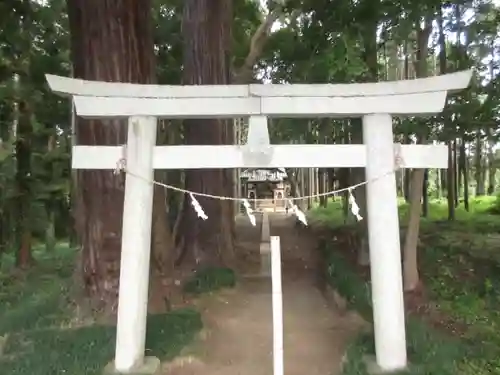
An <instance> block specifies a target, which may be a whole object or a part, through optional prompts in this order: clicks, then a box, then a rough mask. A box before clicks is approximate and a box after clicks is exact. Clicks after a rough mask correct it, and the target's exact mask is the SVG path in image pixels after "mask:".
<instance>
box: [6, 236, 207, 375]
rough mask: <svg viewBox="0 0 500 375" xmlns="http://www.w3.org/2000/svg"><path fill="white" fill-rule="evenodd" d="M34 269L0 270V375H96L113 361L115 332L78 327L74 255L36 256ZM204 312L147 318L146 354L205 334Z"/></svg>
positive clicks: (167, 352)
mask: <svg viewBox="0 0 500 375" xmlns="http://www.w3.org/2000/svg"><path fill="white" fill-rule="evenodd" d="M35 257H36V261H37V264H36V266H35V267H33V269H32V270H30V271H27V272H23V273H21V272H18V273H15V274H13V273H12V272H9V270H8V262H6V263H5V264H4V265H3V267H2V269H1V270H0V374H6V375H7V374H9V375H28V374H29V375H54V374H68V375H94V374H95V375H97V374H101V373H102V370H103V368H104V366H105V365H106V364H107V363H108V362H109V361H111V360H112V359H113V356H114V348H115V334H116V327H114V326H111V325H109V326H105V325H89V326H76V327H75V326H74V324H73V323H72V313H73V309H72V306H71V303H70V298H69V296H68V293H69V286H70V282H71V276H72V273H73V268H74V251H73V250H72V249H70V248H68V247H67V246H59V247H58V248H57V249H56V251H55V252H53V253H50V254H47V253H46V252H45V253H43V252H40V253H38V252H35ZM201 326H202V322H201V317H200V315H199V313H198V312H197V311H195V310H192V309H182V310H178V311H173V312H171V313H168V314H161V315H153V316H150V317H148V325H147V337H146V351H147V354H148V355H154V356H157V357H159V358H160V359H169V358H172V357H174V356H175V355H177V354H178V353H179V351H180V350H181V349H182V348H183V347H184V346H185V345H186V344H188V343H189V342H190V341H191V340H192V339H193V338H194V336H195V334H196V333H197V332H198V331H199V330H200V329H201Z"/></svg>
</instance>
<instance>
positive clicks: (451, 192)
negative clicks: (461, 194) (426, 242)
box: [446, 141, 455, 220]
mask: <svg viewBox="0 0 500 375" xmlns="http://www.w3.org/2000/svg"><path fill="white" fill-rule="evenodd" d="M454 160H455V157H454V150H453V142H451V141H450V142H449V143H448V170H447V178H446V188H447V197H448V220H455V163H454Z"/></svg>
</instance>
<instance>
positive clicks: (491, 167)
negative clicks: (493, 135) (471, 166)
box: [488, 141, 497, 195]
mask: <svg viewBox="0 0 500 375" xmlns="http://www.w3.org/2000/svg"><path fill="white" fill-rule="evenodd" d="M494 146H495V143H494V142H492V141H489V142H488V195H492V194H494V193H495V188H496V172H497V168H496V164H495V151H494Z"/></svg>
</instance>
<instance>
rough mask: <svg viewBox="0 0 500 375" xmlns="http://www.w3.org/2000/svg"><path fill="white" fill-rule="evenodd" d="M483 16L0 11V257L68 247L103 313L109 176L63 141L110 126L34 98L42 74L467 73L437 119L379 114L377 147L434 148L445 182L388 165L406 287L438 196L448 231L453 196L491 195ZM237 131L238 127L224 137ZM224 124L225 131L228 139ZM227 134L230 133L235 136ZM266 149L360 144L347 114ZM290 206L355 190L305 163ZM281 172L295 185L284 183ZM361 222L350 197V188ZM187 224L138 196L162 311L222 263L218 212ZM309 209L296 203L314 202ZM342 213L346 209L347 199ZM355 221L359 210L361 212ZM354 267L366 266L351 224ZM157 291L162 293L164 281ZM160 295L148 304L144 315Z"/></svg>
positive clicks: (157, 0) (113, 179)
mask: <svg viewBox="0 0 500 375" xmlns="http://www.w3.org/2000/svg"><path fill="white" fill-rule="evenodd" d="M499 25H500V4H498V2H495V1H490V0H476V1H463V0H457V1H454V2H449V1H444V2H442V1H435V0H423V1H409V0H408V1H386V0H359V1H350V0H330V1H328V0H289V1H272V0H269V1H252V0H184V1H182V0H67V1H64V0H45V1H42V0H36V1H35V0H4V1H2V2H1V3H0V139H1V143H0V260H4V259H7V258H14V259H15V264H16V265H17V267H19V268H21V269H25V268H30V267H31V266H32V265H33V264H35V263H36V259H35V258H36V256H34V252H35V250H36V249H37V247H39V246H40V244H43V246H46V249H47V251H49V252H50V251H52V250H53V249H54V247H55V246H56V244H57V242H58V241H66V240H67V241H70V242H71V244H73V245H75V246H76V247H77V248H78V249H79V252H78V257H77V258H76V261H75V262H76V263H75V274H76V276H77V278H76V280H77V283H78V284H79V286H80V287H81V289H82V290H83V291H84V293H85V295H86V296H88V297H89V299H90V300H91V302H92V304H93V305H94V306H95V307H97V308H105V309H111V310H113V309H114V307H115V306H116V298H117V286H118V278H119V260H120V241H121V215H122V209H123V186H124V176H123V175H114V174H113V173H112V172H110V171H78V172H76V171H72V170H71V166H70V161H71V147H72V145H75V144H79V145H121V144H124V143H125V142H126V134H127V133H126V122H124V121H122V120H113V121H102V120H92V121H89V120H84V119H81V118H78V117H76V116H75V115H74V113H73V111H72V103H71V102H70V101H69V100H68V99H66V98H62V97H60V96H57V95H55V94H53V93H52V92H50V90H49V89H48V87H47V84H46V81H45V76H44V75H45V74H56V75H61V76H67V77H75V78H82V79H86V80H100V81H107V82H133V83H144V84H148V83H158V84H170V85H177V84H188V85H192V84H244V83H253V82H262V83H360V82H378V81H394V80H405V79H415V78H423V77H428V76H434V75H439V74H446V73H452V72H456V71H461V70H466V69H473V72H474V73H473V75H474V78H473V83H472V85H471V86H470V87H469V88H468V89H467V90H465V91H463V92H460V93H459V94H454V95H451V96H450V97H449V98H448V103H447V106H446V108H445V111H444V112H443V113H442V114H439V115H437V116H433V117H429V118H425V119H422V118H407V119H404V120H395V142H400V143H404V144H411V143H421V144H429V143H440V144H446V145H448V150H449V156H450V164H449V169H448V170H447V171H446V170H425V171H417V170H415V171H409V170H405V171H399V172H398V173H397V176H396V177H397V184H398V191H399V194H400V195H401V197H402V199H405V200H406V201H407V202H408V203H409V204H410V214H409V215H408V220H409V229H408V234H407V236H406V243H405V286H406V287H407V288H408V289H410V290H411V289H413V288H416V287H417V286H418V282H419V275H418V269H417V260H416V247H417V243H418V238H419V221H420V217H421V215H423V216H424V217H425V216H426V215H428V212H429V209H428V207H429V201H430V200H432V199H437V198H447V200H448V219H449V220H454V219H455V215H456V214H455V211H456V209H457V207H461V206H463V207H465V209H466V210H468V209H469V205H470V202H471V199H473V197H475V196H476V197H477V196H482V195H495V194H497V193H498V187H499V175H498V174H497V168H498V167H499V162H500V154H499V153H498V152H497V150H498V147H497V145H498V138H499V135H500V118H499V111H500V85H499V61H500V60H499V55H500V37H499V36H500V34H499V32H500V30H499ZM245 121H246V119H243V120H242V121H240V119H236V120H235V121H220V120H189V121H178V120H175V121H161V122H160V123H159V127H158V129H159V130H158V141H157V143H158V144H160V145H173V144H191V145H199V144H240V143H244V142H245V134H246V133H245V131H244V130H245V127H244V126H243V127H241V122H243V123H244V122H245ZM237 124H240V125H237ZM236 126H239V127H240V128H241V129H243V131H238V132H236V131H235V127H236ZM241 129H240V130H241ZM270 132H271V134H270V135H271V141H272V142H273V143H338V144H342V143H353V144H357V143H362V133H361V121H360V120H359V119H340V120H339V119H322V118H320V119H317V118H312V119H276V120H273V121H272V122H271V124H270ZM287 172H288V174H289V176H291V180H292V193H293V194H294V195H301V194H304V195H307V194H309V193H311V194H313V193H323V192H325V191H328V190H333V189H335V188H338V187H347V186H350V185H353V184H355V183H358V182H361V181H364V178H365V177H364V170H363V169H352V170H336V169H334V168H332V169H320V170H319V171H318V172H317V173H318V179H319V181H321V182H320V183H319V184H318V186H317V191H314V192H313V191H310V190H311V189H310V184H309V185H308V184H301V183H300V179H299V178H295V177H296V176H298V175H299V171H298V170H290V171H287ZM294 176H295V177H294ZM236 178H237V174H236V173H235V172H234V171H231V170H203V171H202V170H190V171H185V172H184V171H181V172H178V171H156V172H155V179H156V180H157V181H159V182H163V183H168V184H170V185H174V186H178V187H183V188H186V189H188V190H192V191H197V192H204V193H209V194H216V195H222V196H234V195H235V187H234V186H235V184H236V182H235V181H236ZM356 199H357V200H358V203H359V205H360V208H361V212H362V214H363V211H364V210H365V209H366V203H365V192H364V190H363V189H362V188H361V189H357V190H356ZM200 204H201V205H202V206H203V207H204V210H205V211H206V212H207V215H208V216H210V217H212V218H214V219H213V220H209V221H201V220H198V218H197V217H196V213H195V212H194V211H193V210H192V208H191V205H190V201H189V200H188V199H185V197H184V195H182V194H178V193H176V192H172V191H167V190H165V189H163V188H161V187H158V186H157V187H155V194H154V212H153V238H152V252H153V256H152V268H151V272H152V274H154V275H155V278H153V279H157V282H156V284H155V283H153V284H154V285H153V286H152V294H153V295H157V296H158V297H159V298H152V300H153V302H152V305H155V304H156V305H158V306H156V307H157V308H158V309H164V308H168V306H166V305H168V300H169V293H170V292H169V286H171V285H174V284H175V280H174V279H176V277H177V276H176V275H177V273H178V272H180V271H179V270H184V269H193V268H196V267H199V266H200V265H204V266H225V267H231V268H232V267H236V264H237V249H238V247H237V244H236V242H237V240H236V238H235V227H234V215H235V213H236V212H235V211H236V210H239V208H238V207H236V206H235V205H234V204H232V203H230V202H229V201H218V200H208V199H202V198H200ZM328 204H331V201H330V200H328V199H326V198H321V199H318V200H309V202H305V206H304V207H303V208H304V209H308V208H311V207H312V206H315V205H321V206H323V207H326V206H327V205H328ZM344 207H345V209H344V213H345V215H346V216H347V215H349V214H348V210H347V196H346V197H344ZM363 216H366V215H364V214H363ZM357 225H358V226H359V227H360V238H361V245H360V250H359V259H358V261H359V262H360V263H366V262H368V257H367V241H366V239H365V238H366V227H365V225H366V223H364V222H361V223H359V224H357ZM165 286H167V287H165ZM155 301H156V302H158V301H160V303H155Z"/></svg>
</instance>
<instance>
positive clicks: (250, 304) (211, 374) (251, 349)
mask: <svg viewBox="0 0 500 375" xmlns="http://www.w3.org/2000/svg"><path fill="white" fill-rule="evenodd" d="M270 223H271V235H279V236H280V237H281V244H282V260H283V298H284V301H283V317H284V353H285V354H284V363H285V374H287V375H305V374H307V375H336V374H339V373H340V370H339V369H340V364H341V361H342V356H343V354H344V351H345V347H346V344H347V342H348V341H349V339H350V338H351V337H352V335H353V334H355V333H356V332H357V330H358V329H359V328H360V327H361V322H360V320H359V318H358V317H357V316H356V315H354V314H350V313H348V314H343V315H342V314H340V313H339V312H337V311H335V309H333V308H332V306H330V305H329V304H328V303H327V302H326V300H325V299H324V297H323V295H322V293H321V292H320V290H319V289H318V282H317V280H318V278H317V277H316V265H317V260H316V259H315V256H314V254H315V251H314V247H313V246H314V243H313V242H312V239H311V238H308V236H307V235H306V234H304V233H303V232H301V231H298V230H296V228H295V227H294V225H295V220H294V219H293V218H290V217H285V215H283V214H271V215H270ZM259 227H260V226H259V225H258V226H257V228H251V227H250V228H242V231H245V233H243V234H242V238H244V239H245V244H246V247H245V249H247V250H248V251H250V250H249V249H250V246H248V243H247V242H246V241H250V240H251V239H252V238H254V239H255V241H254V249H253V252H257V255H258V240H259V239H260V236H259V233H260V230H259V229H260V228H259ZM252 231H255V233H254V232H252ZM250 252H251V251H250ZM252 258H254V257H252V256H251V255H250V254H249V255H248V260H251V259H252ZM249 263H250V265H251V266H250V268H251V269H250V270H249V272H250V273H254V272H253V271H254V263H252V262H249ZM198 307H199V308H200V309H201V311H202V312H203V318H204V323H205V327H206V328H205V330H204V332H203V333H202V335H201V337H200V339H199V340H198V342H196V343H195V344H194V345H192V346H191V347H190V348H187V350H186V351H185V353H184V355H183V356H182V357H180V358H178V359H176V360H175V361H174V362H172V363H170V364H167V365H166V368H165V374H167V373H168V374H171V375H202V374H203V375H271V374H272V373H273V363H272V310H271V282H270V279H265V278H254V277H252V278H242V280H241V282H240V283H239V285H238V287H237V288H235V289H234V290H228V291H224V292H222V293H220V294H217V295H214V296H208V297H205V298H203V299H202V300H200V301H198Z"/></svg>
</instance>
